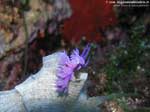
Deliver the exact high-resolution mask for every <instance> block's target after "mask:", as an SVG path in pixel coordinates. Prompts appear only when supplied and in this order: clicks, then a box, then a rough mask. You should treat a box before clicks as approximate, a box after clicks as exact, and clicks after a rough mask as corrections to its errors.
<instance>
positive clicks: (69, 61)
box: [56, 44, 90, 93]
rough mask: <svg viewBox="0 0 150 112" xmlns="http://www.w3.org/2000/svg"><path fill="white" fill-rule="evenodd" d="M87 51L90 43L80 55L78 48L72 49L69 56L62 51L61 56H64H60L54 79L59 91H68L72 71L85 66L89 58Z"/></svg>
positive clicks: (72, 74)
mask: <svg viewBox="0 0 150 112" xmlns="http://www.w3.org/2000/svg"><path fill="white" fill-rule="evenodd" d="M89 51H90V44H87V45H86V47H85V48H84V50H83V52H82V53H81V55H80V54H79V50H78V49H75V50H73V52H72V53H71V55H70V56H68V55H67V53H66V52H64V56H63V57H65V58H62V60H61V62H60V63H59V68H58V72H57V77H58V78H57V81H56V86H57V91H58V92H59V93H68V86H69V82H70V81H71V80H72V78H73V76H74V71H75V70H79V69H81V68H82V67H86V66H87V64H88V62H89V58H88V59H87V56H88V54H89Z"/></svg>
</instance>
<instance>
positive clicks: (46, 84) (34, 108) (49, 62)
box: [0, 52, 87, 112]
mask: <svg viewBox="0 0 150 112" xmlns="http://www.w3.org/2000/svg"><path fill="white" fill-rule="evenodd" d="M63 53H64V52H58V53H54V54H52V55H49V56H46V57H43V67H42V68H41V70H40V71H39V72H38V73H37V74H35V75H31V76H30V77H29V78H28V79H27V80H25V81H24V82H23V83H21V84H20V85H17V86H16V87H15V88H14V89H12V90H10V91H2V92H0V99H1V100H0V110H1V111H2V112H42V111H44V112H64V111H66V109H68V110H69V109H70V108H71V107H73V105H74V103H75V101H76V100H77V99H78V96H79V93H80V91H81V89H82V87H83V85H84V82H85V80H86V78H87V76H86V77H83V76H79V78H78V79H75V78H73V79H72V81H71V82H70V86H69V91H68V95H67V96H65V95H64V96H59V94H58V92H57V91H56V90H57V88H56V80H57V78H58V77H57V69H58V66H59V62H60V61H61V60H62V58H63V57H62V56H64V55H63Z"/></svg>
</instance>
